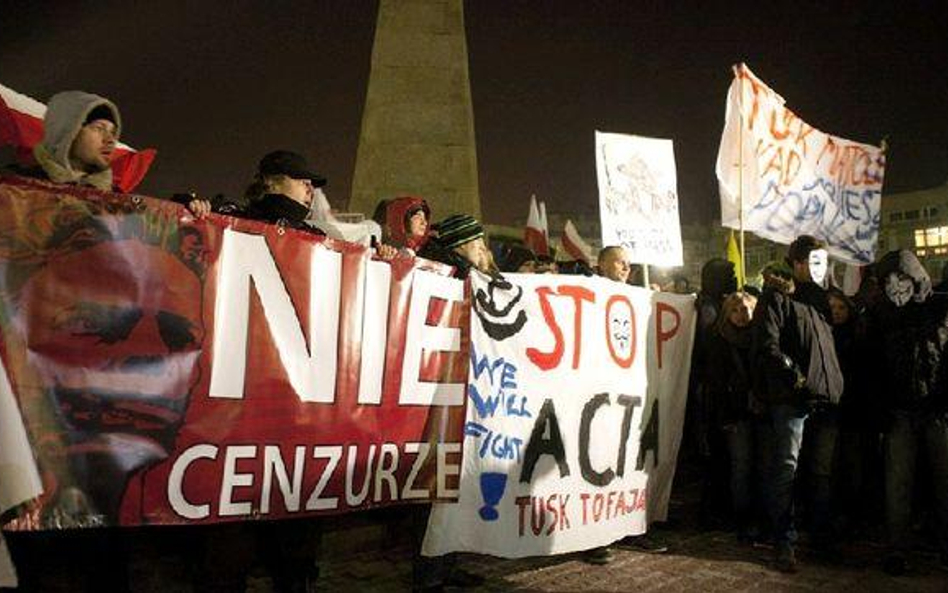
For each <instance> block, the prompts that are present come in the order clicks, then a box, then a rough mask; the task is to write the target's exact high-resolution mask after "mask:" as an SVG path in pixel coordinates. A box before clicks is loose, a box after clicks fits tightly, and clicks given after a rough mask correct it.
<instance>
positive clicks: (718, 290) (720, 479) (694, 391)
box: [684, 258, 738, 528]
mask: <svg viewBox="0 0 948 593" xmlns="http://www.w3.org/2000/svg"><path fill="white" fill-rule="evenodd" d="M737 288H738V286H737V276H736V275H735V274H734V264H733V263H732V262H729V261H727V260H726V259H722V258H713V259H710V260H708V261H707V262H706V263H705V264H704V266H703V267H702V268H701V291H700V292H699V293H698V299H697V301H696V302H695V306H696V307H697V315H698V318H697V327H696V329H695V341H694V346H693V348H692V356H691V379H690V385H689V389H688V391H689V393H688V403H687V408H686V410H685V415H686V416H685V434H684V438H685V444H684V446H685V447H686V448H687V449H690V450H692V451H693V452H694V453H695V454H696V455H697V461H698V462H699V464H700V466H701V468H702V474H703V476H702V479H703V481H702V492H701V511H700V520H701V522H702V524H703V525H705V526H706V527H707V528H718V527H720V526H719V525H718V524H717V521H718V517H719V512H718V509H720V508H721V507H722V506H726V505H727V504H728V500H729V497H728V495H727V493H728V484H727V480H726V476H727V453H726V448H727V447H726V445H725V443H724V442H723V440H722V433H721V432H720V431H719V430H716V429H715V427H714V422H715V421H714V402H713V401H712V399H711V396H710V394H709V393H708V389H707V385H705V381H704V369H705V368H706V367H707V364H708V363H707V361H708V352H709V343H710V342H711V337H712V335H714V326H715V323H717V320H718V314H719V313H720V312H721V305H722V304H723V303H724V298H725V297H726V296H727V295H729V294H731V293H733V292H735V291H736V290H737ZM689 445H690V446H689Z"/></svg>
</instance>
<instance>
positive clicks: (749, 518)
mask: <svg viewBox="0 0 948 593" xmlns="http://www.w3.org/2000/svg"><path fill="white" fill-rule="evenodd" d="M756 305H757V298H756V297H754V296H752V295H750V294H747V293H744V292H735V293H732V294H730V295H728V297H727V298H725V299H724V304H723V305H722V307H721V313H720V314H719V315H718V321H717V323H715V330H714V334H713V335H712V336H711V338H710V340H709V348H708V357H707V366H706V368H705V385H706V388H707V390H708V395H709V398H710V399H711V401H712V402H713V411H714V427H715V429H716V430H718V431H720V432H721V434H722V435H723V437H724V444H725V446H726V448H727V456H728V462H729V469H730V472H729V473H730V490H731V507H732V510H733V512H734V520H735V523H736V527H737V530H738V537H739V538H740V539H741V540H742V541H750V540H751V539H752V538H753V529H754V527H755V523H756V521H755V519H756V517H755V506H758V505H756V504H755V496H754V493H753V483H754V477H755V473H756V468H755V465H756V464H755V462H754V459H755V455H754V454H755V451H756V450H757V449H758V447H757V444H756V441H757V438H756V432H757V424H758V423H759V421H758V419H757V417H758V416H759V414H760V411H761V406H760V404H759V403H758V402H757V400H756V399H755V398H754V395H753V381H752V379H751V356H750V350H751V338H752V329H751V320H752V318H753V314H754V307H755V306H756Z"/></svg>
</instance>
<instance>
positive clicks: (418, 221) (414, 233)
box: [406, 210, 428, 237]
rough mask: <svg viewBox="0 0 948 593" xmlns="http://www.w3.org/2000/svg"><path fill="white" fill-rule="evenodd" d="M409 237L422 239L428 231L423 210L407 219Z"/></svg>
mask: <svg viewBox="0 0 948 593" xmlns="http://www.w3.org/2000/svg"><path fill="white" fill-rule="evenodd" d="M406 227H407V230H408V236H409V237H424V236H425V233H426V232H427V231H428V217H427V216H425V211H424V210H416V211H415V213H414V214H412V215H411V216H409V217H408V224H407V225H406Z"/></svg>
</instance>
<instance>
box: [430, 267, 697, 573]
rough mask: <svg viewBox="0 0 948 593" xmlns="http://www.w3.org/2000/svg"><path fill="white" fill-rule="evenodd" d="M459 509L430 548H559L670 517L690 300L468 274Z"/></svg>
mask: <svg viewBox="0 0 948 593" xmlns="http://www.w3.org/2000/svg"><path fill="white" fill-rule="evenodd" d="M471 289H472V303H473V313H474V315H473V316H472V323H471V349H470V356H471V367H470V373H469V377H468V393H467V397H468V406H467V417H466V418H467V420H466V423H465V442H464V457H463V460H462V467H461V482H460V498H459V502H458V504H452V505H440V504H439V505H435V507H434V510H433V512H432V515H431V519H430V522H429V526H428V533H427V535H426V538H425V543H424V547H423V553H424V554H427V555H440V554H444V553H448V552H453V551H470V552H478V553H486V554H492V555H496V556H503V557H522V556H534V555H541V554H556V553H562V552H572V551H576V550H582V549H588V548H591V547H595V546H601V545H606V544H609V543H611V542H613V541H615V540H617V539H621V538H622V537H625V536H627V535H633V534H638V533H643V532H644V531H645V530H646V529H647V524H648V522H649V521H653V520H662V519H664V518H666V515H667V508H668V497H669V494H670V492H671V482H672V478H673V477H674V468H675V459H676V457H677V451H678V444H679V442H680V437H681V429H682V423H683V420H684V409H685V395H686V392H687V384H688V370H687V369H688V368H689V366H690V356H691V344H692V337H693V331H694V299H693V297H690V296H680V295H671V294H665V293H654V292H651V291H648V290H645V289H642V288H636V287H631V286H627V285H624V284H620V283H616V282H610V281H608V280H605V279H602V278H579V277H570V276H561V277H557V276H547V275H510V276H509V280H508V281H503V280H501V281H497V280H488V279H486V278H484V277H483V276H478V277H476V278H473V279H472V286H471Z"/></svg>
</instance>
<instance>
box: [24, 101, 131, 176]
mask: <svg viewBox="0 0 948 593" xmlns="http://www.w3.org/2000/svg"><path fill="white" fill-rule="evenodd" d="M103 105H104V106H105V107H107V108H108V109H110V110H111V111H112V115H113V117H114V119H115V135H116V138H118V136H119V134H120V133H121V131H122V120H121V116H120V115H119V110H118V107H116V106H115V104H114V103H112V102H111V101H109V100H108V99H105V98H103V97H100V96H98V95H93V94H91V93H84V92H82V91H65V92H62V93H57V94H56V95H54V96H53V97H52V98H51V99H50V100H49V104H48V105H47V107H46V117H45V118H44V119H43V141H42V142H40V143H39V144H37V145H36V147H35V148H34V149H33V154H34V155H35V156H36V161H37V162H38V163H39V164H40V166H41V167H42V168H43V170H44V171H45V172H46V174H47V175H48V176H49V178H50V180H52V181H55V182H56V183H70V184H78V185H91V186H93V187H97V188H99V189H105V190H110V189H112V170H111V169H106V170H105V171H98V172H95V173H88V174H87V173H85V172H83V171H76V170H75V169H73V168H72V165H71V164H70V162H69V150H70V149H71V148H72V143H73V141H74V140H75V139H76V136H77V135H78V134H79V130H80V129H82V126H83V125H84V124H85V123H86V118H87V117H89V113H90V112H91V111H92V110H93V109H95V108H97V107H100V106H103Z"/></svg>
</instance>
